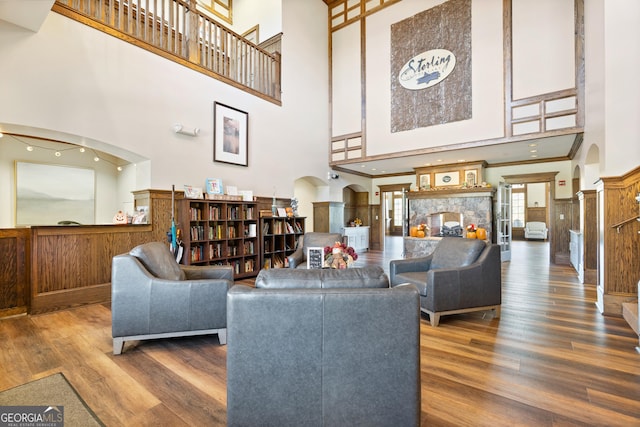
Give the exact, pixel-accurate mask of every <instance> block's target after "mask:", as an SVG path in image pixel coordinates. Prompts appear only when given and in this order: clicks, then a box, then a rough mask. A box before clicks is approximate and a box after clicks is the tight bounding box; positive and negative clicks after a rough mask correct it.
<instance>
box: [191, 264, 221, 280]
mask: <svg viewBox="0 0 640 427" xmlns="http://www.w3.org/2000/svg"><path fill="white" fill-rule="evenodd" d="M180 269H181V270H182V271H183V272H184V274H185V276H186V280H202V279H225V280H231V281H233V267H231V266H227V265H224V266H223V265H181V266H180Z"/></svg>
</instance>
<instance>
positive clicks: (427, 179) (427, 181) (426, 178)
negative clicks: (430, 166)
mask: <svg viewBox="0 0 640 427" xmlns="http://www.w3.org/2000/svg"><path fill="white" fill-rule="evenodd" d="M430 187H431V174H428V173H425V174H422V175H420V177H419V188H420V190H426V189H427V188H430Z"/></svg>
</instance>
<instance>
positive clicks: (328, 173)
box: [327, 171, 340, 180]
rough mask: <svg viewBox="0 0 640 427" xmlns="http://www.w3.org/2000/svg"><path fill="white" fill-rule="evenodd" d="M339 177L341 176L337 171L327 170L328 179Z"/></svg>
mask: <svg viewBox="0 0 640 427" xmlns="http://www.w3.org/2000/svg"><path fill="white" fill-rule="evenodd" d="M338 178H340V175H338V174H337V173H335V172H331V171H329V172H327V179H328V180H332V179H338Z"/></svg>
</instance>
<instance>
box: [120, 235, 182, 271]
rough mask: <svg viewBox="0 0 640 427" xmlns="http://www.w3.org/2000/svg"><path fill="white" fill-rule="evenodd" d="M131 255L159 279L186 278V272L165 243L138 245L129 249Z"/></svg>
mask: <svg viewBox="0 0 640 427" xmlns="http://www.w3.org/2000/svg"><path fill="white" fill-rule="evenodd" d="M129 255H131V256H134V257H136V258H138V259H139V260H140V262H141V263H142V265H144V267H145V268H146V269H147V270H148V271H149V273H151V274H152V275H154V276H155V277H157V278H159V279H165V280H184V279H185V275H184V272H183V271H182V269H181V268H180V266H179V265H178V263H177V262H176V260H175V259H174V258H173V255H171V251H170V250H169V248H168V247H167V246H166V245H165V244H164V243H160V242H151V243H145V244H142V245H139V246H136V247H135V248H133V249H131V251H129Z"/></svg>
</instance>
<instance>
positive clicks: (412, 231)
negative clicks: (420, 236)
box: [409, 227, 418, 237]
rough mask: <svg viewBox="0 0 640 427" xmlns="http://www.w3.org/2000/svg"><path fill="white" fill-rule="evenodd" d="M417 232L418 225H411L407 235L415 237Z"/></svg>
mask: <svg viewBox="0 0 640 427" xmlns="http://www.w3.org/2000/svg"><path fill="white" fill-rule="evenodd" d="M417 233H418V227H411V228H410V229H409V236H411V237H416V234H417Z"/></svg>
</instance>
